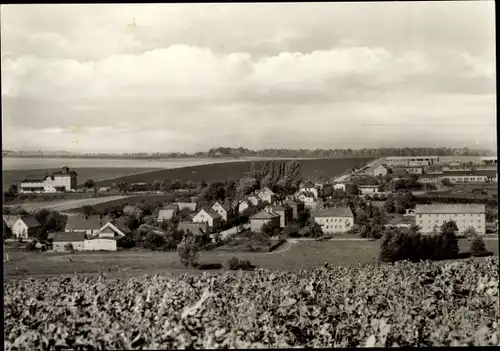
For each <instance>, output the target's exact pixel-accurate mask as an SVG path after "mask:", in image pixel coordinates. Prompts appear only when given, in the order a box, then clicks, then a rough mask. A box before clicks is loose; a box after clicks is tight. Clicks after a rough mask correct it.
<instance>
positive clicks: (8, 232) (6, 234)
mask: <svg viewBox="0 0 500 351" xmlns="http://www.w3.org/2000/svg"><path fill="white" fill-rule="evenodd" d="M11 237H12V230H11V229H10V228H9V227H8V226H7V225H5V221H3V240H4V241H5V239H9V238H11Z"/></svg>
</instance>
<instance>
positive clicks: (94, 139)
mask: <svg viewBox="0 0 500 351" xmlns="http://www.w3.org/2000/svg"><path fill="white" fill-rule="evenodd" d="M494 16H495V12H494V2H493V1H466V2H465V1H464V2H416V3H404V2H403V3H402V2H397V3H395V2H385V3H383V2H382V3H330V4H329V3H316V4H314V3H303V4H299V3H290V4H284V3H281V4H272V3H261V4H162V5H156V4H155V5H153V4H142V5H119V4H115V5H25V6H24V5H23V6H22V5H2V7H1V39H2V42H1V45H2V48H1V49H2V110H3V111H2V115H3V119H2V122H3V135H2V136H3V148H4V149H21V148H22V149H41V150H73V151H84V152H131V151H135V152H171V151H185V152H193V151H204V150H206V149H208V148H210V147H217V146H233V147H236V146H243V147H248V148H252V149H257V148H272V147H275V148H280V147H284V148H293V149H295V148H348V147H350V148H363V147H404V146H430V147H432V146H450V147H463V146H468V147H471V148H475V147H479V148H483V147H484V148H495V149H496V128H495V124H496V117H495V113H496V106H495V97H496V95H495V94H496V93H495V91H496V90H495V89H496V88H495V21H494Z"/></svg>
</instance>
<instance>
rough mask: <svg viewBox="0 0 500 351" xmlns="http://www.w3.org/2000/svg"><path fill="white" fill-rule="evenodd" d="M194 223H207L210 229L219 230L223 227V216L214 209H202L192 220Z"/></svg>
mask: <svg viewBox="0 0 500 351" xmlns="http://www.w3.org/2000/svg"><path fill="white" fill-rule="evenodd" d="M192 222H193V223H202V222H205V223H207V224H208V226H209V227H210V228H213V229H219V228H220V227H221V226H222V216H221V215H220V214H218V213H217V212H215V211H214V210H212V209H203V208H202V209H201V210H200V212H198V213H197V214H196V215H195V216H194V217H193V220H192Z"/></svg>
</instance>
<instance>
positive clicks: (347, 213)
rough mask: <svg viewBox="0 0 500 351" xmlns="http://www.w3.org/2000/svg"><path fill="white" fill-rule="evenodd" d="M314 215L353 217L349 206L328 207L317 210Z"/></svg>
mask: <svg viewBox="0 0 500 351" xmlns="http://www.w3.org/2000/svg"><path fill="white" fill-rule="evenodd" d="M314 217H354V215H353V214H352V211H351V209H350V208H349V207H330V208H327V209H325V210H322V211H318V212H317V213H316V214H315V215H314Z"/></svg>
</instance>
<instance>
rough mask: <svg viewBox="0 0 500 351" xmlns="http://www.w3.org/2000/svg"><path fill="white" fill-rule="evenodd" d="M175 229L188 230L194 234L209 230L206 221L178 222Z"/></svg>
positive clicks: (185, 231) (204, 232) (201, 233)
mask: <svg viewBox="0 0 500 351" xmlns="http://www.w3.org/2000/svg"><path fill="white" fill-rule="evenodd" d="M177 229H178V230H182V231H184V233H187V232H190V233H192V234H195V235H203V234H206V233H208V231H209V230H208V223H206V222H201V223H193V222H180V223H179V225H178V227H177Z"/></svg>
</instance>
